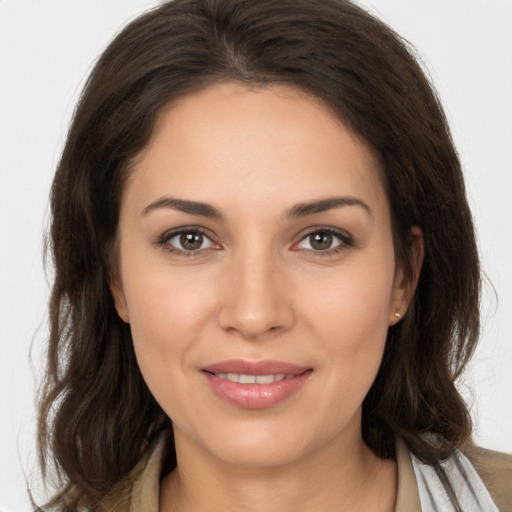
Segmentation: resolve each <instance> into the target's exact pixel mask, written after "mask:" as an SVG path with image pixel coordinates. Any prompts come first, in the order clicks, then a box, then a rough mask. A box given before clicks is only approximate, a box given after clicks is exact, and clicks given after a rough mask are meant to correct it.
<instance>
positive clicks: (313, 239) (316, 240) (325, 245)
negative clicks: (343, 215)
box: [309, 231, 334, 251]
mask: <svg viewBox="0 0 512 512" xmlns="http://www.w3.org/2000/svg"><path fill="white" fill-rule="evenodd" d="M333 238H334V237H333V236H332V235H331V234H330V233H326V232H323V231H319V232H318V233H313V234H312V235H310V241H309V243H310V244H311V247H312V248H313V249H315V250H316V251H325V250H326V249H330V248H331V246H332V241H333Z"/></svg>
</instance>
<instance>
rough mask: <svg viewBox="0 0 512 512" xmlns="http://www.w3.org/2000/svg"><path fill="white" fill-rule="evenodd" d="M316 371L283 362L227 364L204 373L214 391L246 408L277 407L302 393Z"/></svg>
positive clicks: (233, 361)
mask: <svg viewBox="0 0 512 512" xmlns="http://www.w3.org/2000/svg"><path fill="white" fill-rule="evenodd" d="M312 373H313V370H312V369H311V368H308V367H303V366H297V365H294V364H290V363H285V362H281V361H257V362H250V361H244V360H232V361H224V362H222V363H216V364H213V365H210V366H207V367H205V368H203V369H202V374H203V375H204V376H205V378H206V382H207V384H208V386H209V388H210V390H211V391H213V393H214V394H215V395H216V396H217V397H218V398H221V399H222V400H223V401H225V402H227V403H229V404H231V405H233V406H235V407H239V408H243V409H266V408H268V407H275V406H277V405H278V404H280V403H282V402H284V401H285V400H287V399H288V398H290V397H291V396H292V395H294V394H295V393H297V392H298V391H300V390H301V389H302V388H303V386H304V385H305V383H306V382H307V381H308V379H309V377H310V376H311V375H312Z"/></svg>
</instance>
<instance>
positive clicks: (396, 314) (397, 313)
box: [395, 306, 402, 320]
mask: <svg viewBox="0 0 512 512" xmlns="http://www.w3.org/2000/svg"><path fill="white" fill-rule="evenodd" d="M399 311H400V306H397V307H396V312H395V316H396V317H397V318H398V320H401V319H402V315H401V314H400V313H399Z"/></svg>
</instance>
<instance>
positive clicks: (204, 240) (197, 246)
mask: <svg viewBox="0 0 512 512" xmlns="http://www.w3.org/2000/svg"><path fill="white" fill-rule="evenodd" d="M159 245H160V246H162V247H166V248H167V249H168V250H169V252H171V253H176V254H180V253H181V254H183V255H186V256H189V255H191V254H194V253H198V252H200V251H203V250H205V249H211V248H214V247H217V246H216V244H214V242H213V241H212V240H211V239H210V238H209V237H208V236H207V235H205V234H204V233H203V232H201V231H199V230H197V229H189V230H179V231H174V232H171V233H166V234H164V235H162V238H161V239H160V242H159Z"/></svg>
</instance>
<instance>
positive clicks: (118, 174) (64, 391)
mask: <svg viewBox="0 0 512 512" xmlns="http://www.w3.org/2000/svg"><path fill="white" fill-rule="evenodd" d="M51 242H52V244H51V248H52V251H53V256H54V262H55V268H56V275H55V284H54V289H53V294H52V299H51V311H50V319H51V336H50V348H49V359H48V369H49V371H48V378H47V381H46V383H45V388H44V392H43V399H42V402H41V410H40V421H39V429H40V430H39V434H40V443H41V444H40V446H41V460H42V463H43V469H44V470H45V469H49V468H48V464H55V466H56V468H57V470H58V471H59V474H60V477H61V485H60V488H59V489H58V491H57V493H56V494H55V496H54V498H53V500H52V501H51V502H50V503H49V504H48V506H47V507H46V509H48V510H53V509H55V510H81V509H86V510H88V509H90V510H131V511H136V510H145V511H157V510H160V511H170V510H180V511H182V512H183V511H188V510H195V511H197V510H239V509H247V510H265V511H269V510H295V511H297V510H318V511H322V510H338V509H339V510H350V509H353V510H365V511H372V510H381V511H382V510H384V511H392V510H408V511H409V510H423V511H428V510H473V509H474V510H489V511H491V510H498V508H497V507H496V505H497V506H498V507H499V508H500V509H502V510H506V509H507V508H506V507H507V506H510V500H511V498H510V495H507V494H506V489H507V488H506V486H505V485H504V486H503V489H501V488H500V482H501V481H502V480H500V479H503V481H504V482H506V481H507V478H510V475H511V473H512V471H511V469H510V466H511V462H510V458H507V456H504V455H500V454H497V455H496V454H490V453H488V452H482V451H481V450H477V449H475V448H472V447H471V446H470V444H471V443H470V435H471V422H470V417H469V414H468V410H467V407H466V405H465V404H464V402H463V400H462V399H461V397H460V395H459V394H458V392H457V390H456V388H455V386H454V382H455V379H456V378H457V376H458V375H459V374H460V373H461V372H462V371H463V369H464V367H465V365H466V363H467V362H468V360H469V358H470V356H471V354H472V352H473V350H474V348H475V345H476V341H477V334H478V327H479V323H478V301H479V289H480V276H479V266H478V257H477V251H476V246H475V240H474V231H473V226H472V221H471V214H470V212H469V208H468V206H467V201H466V197H465V191H464V183H463V178H462V174H461V170H460V164H459V161H458V158H457V154H456V152H455V150H454V148H453V144H452V141H451V138H450V134H449V130H448V127H447V124H446V120H445V118H444V115H443V112H442V109H441V107H440V105H439V103H438V101H437V98H436V96H435V94H434V93H433V91H432V89H431V87H430V85H429V84H428V82H427V80H426V79H425V77H424V76H423V74H422V72H421V70H420V68H419V66H418V65H417V63H416V62H415V60H414V58H413V57H412V56H411V54H410V51H409V50H408V49H407V46H406V45H405V44H404V43H403V41H401V40H400V39H399V38H398V36H396V34H394V33H393V32H392V31H391V30H390V29H389V28H388V27H386V26H385V25H383V24H382V23H380V22H379V21H377V20H375V19H374V18H372V17H371V16H370V15H368V14H367V13H366V12H364V11H362V10H361V9H359V8H357V7H356V6H354V5H353V4H351V3H349V2H347V1H342V0H325V1H322V2H317V1H312V0H293V1H292V0H279V1H277V0H264V1H259V2H252V1H246V0H202V1H200V0H175V1H173V2H170V3H168V4H165V5H163V6H162V7H160V8H159V9H156V10H154V11H152V12H150V13H148V14H146V15H144V16H142V17H141V18H139V19H138V20H135V21H134V22H133V23H132V24H130V25H129V26H128V27H127V28H126V29H125V30H124V31H123V32H122V33H121V34H119V36H118V37H116V39H115V40H114V41H113V42H112V43H111V45H110V46H109V47H108V48H107V50H106V51H105V53H104V54H103V56H102V57H101V59H100V61H99V62H98V64H97V66H96V67H95V69H94V70H93V72H92V74H91V77H90V78H89V81H88V83H87V84H86V87H85V90H84V93H83V96H82V99H81V101H80V104H79V106H78V108H77V110H76V113H75V118H74V121H73V123H72V126H71V128H70V132H69V135H68V140H67V143H66V147H65V149H64V152H63V155H62V158H61V162H60V164H59V168H58V170H57V173H56V176H55V180H54V184H53V189H52V228H51ZM461 451H462V452H465V453H466V455H467V456H466V455H463V454H462V453H461ZM507 471H508V473H507ZM486 486H487V488H486ZM508 492H509V491H508ZM509 494H510V492H509ZM447 507H450V508H447Z"/></svg>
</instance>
